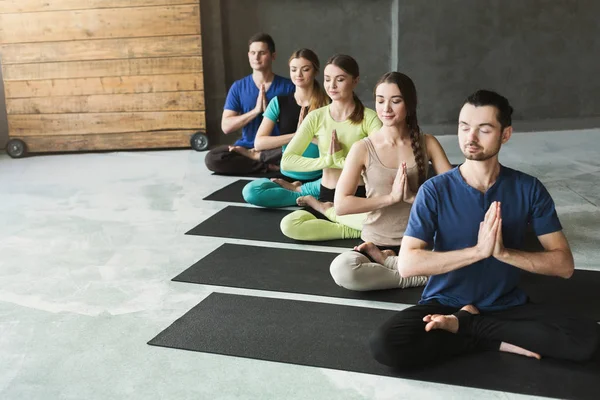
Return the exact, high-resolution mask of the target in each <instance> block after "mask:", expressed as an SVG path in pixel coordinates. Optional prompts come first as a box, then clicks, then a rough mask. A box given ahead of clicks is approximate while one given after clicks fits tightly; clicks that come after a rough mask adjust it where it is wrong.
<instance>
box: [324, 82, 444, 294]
mask: <svg viewBox="0 0 600 400" xmlns="http://www.w3.org/2000/svg"><path fill="white" fill-rule="evenodd" d="M375 102H376V110H377V116H378V117H379V119H380V120H381V122H382V123H383V127H382V128H381V129H380V130H378V131H377V132H375V133H373V134H371V135H370V136H369V137H368V138H365V139H363V140H361V141H359V142H356V143H355V144H354V145H353V146H352V148H351V149H350V152H349V153H348V156H347V158H346V164H345V165H344V169H343V171H342V174H341V176H340V178H339V181H338V183H337V186H336V193H335V199H334V205H335V209H336V211H337V214H338V215H344V214H359V213H365V212H368V216H367V218H366V220H365V222H364V224H363V229H362V234H361V238H362V240H363V241H364V242H365V243H362V244H361V245H360V246H356V247H355V248H354V251H349V252H346V253H342V254H340V255H339V256H338V257H336V258H335V260H333V262H332V264H331V267H330V271H331V275H332V277H333V279H334V280H335V282H336V283H337V284H338V285H340V286H342V287H345V288H346V289H350V290H378V289H391V288H398V287H400V288H405V287H413V286H422V285H424V284H425V283H426V282H427V277H424V276H416V277H411V278H402V277H401V276H400V273H399V272H398V269H397V267H396V256H397V254H398V250H399V248H400V242H401V241H402V236H403V235H404V230H405V229H406V224H407V222H408V216H409V214H410V208H411V206H412V202H413V200H414V198H415V194H416V193H417V190H418V188H419V186H420V185H421V184H422V183H423V182H424V181H425V179H426V178H427V173H428V165H429V161H431V163H432V164H433V169H434V170H435V172H436V173H437V174H441V173H444V172H446V171H448V170H450V169H451V168H452V166H451V165H450V162H449V161H448V158H447V157H446V153H445V152H444V149H443V148H442V146H441V145H440V143H439V142H438V141H437V139H436V138H435V137H434V136H432V135H425V134H423V133H421V129H420V128H419V124H418V121H417V92H416V89H415V85H414V83H413V81H412V80H411V79H410V78H409V77H408V76H406V75H404V74H401V73H399V72H389V73H387V74H385V75H384V76H382V77H381V79H380V80H379V81H378V82H377V84H376V85H375ZM361 177H362V178H363V179H364V181H365V185H366V189H367V198H360V197H356V196H354V193H355V192H356V188H357V186H358V183H359V181H360V178H361Z"/></svg>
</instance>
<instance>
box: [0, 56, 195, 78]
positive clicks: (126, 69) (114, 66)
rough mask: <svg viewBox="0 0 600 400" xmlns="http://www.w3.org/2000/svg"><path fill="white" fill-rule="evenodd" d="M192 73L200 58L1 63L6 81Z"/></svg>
mask: <svg viewBox="0 0 600 400" xmlns="http://www.w3.org/2000/svg"><path fill="white" fill-rule="evenodd" d="M191 72H202V57H195V56H194V57H165V58H136V59H131V60H106V61H102V60H100V61H68V62H56V63H36V64H10V65H3V66H2V74H3V77H4V81H5V82H7V81H24V80H38V79H65V78H90V77H104V76H131V75H162V74H188V73H191Z"/></svg>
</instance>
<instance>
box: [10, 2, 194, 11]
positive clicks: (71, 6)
mask: <svg viewBox="0 0 600 400" xmlns="http://www.w3.org/2000/svg"><path fill="white" fill-rule="evenodd" d="M179 4H198V0H196V1H194V0H0V14H7V13H25V12H38V11H63V10H86V9H90V8H117V7H144V6H165V5H179Z"/></svg>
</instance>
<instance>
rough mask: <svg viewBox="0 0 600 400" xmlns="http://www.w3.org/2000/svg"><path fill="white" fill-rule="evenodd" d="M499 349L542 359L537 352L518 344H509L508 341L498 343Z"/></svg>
mask: <svg viewBox="0 0 600 400" xmlns="http://www.w3.org/2000/svg"><path fill="white" fill-rule="evenodd" d="M500 351H503V352H505V353H513V354H519V355H522V356H525V357H531V358H537V359H538V360H541V359H542V356H540V355H539V354H538V353H534V352H533V351H529V350H525V349H524V348H522V347H519V346H515V345H514V344H510V343H504V342H502V343H500Z"/></svg>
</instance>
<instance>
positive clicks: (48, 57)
mask: <svg viewBox="0 0 600 400" xmlns="http://www.w3.org/2000/svg"><path fill="white" fill-rule="evenodd" d="M0 1H1V0H0ZM0 55H1V56H2V63H3V64H4V65H9V64H26V63H40V62H57V61H85V60H114V59H128V58H148V57H180V56H201V55H202V42H201V38H200V35H191V36H159V37H149V38H127V39H100V40H78V41H70V42H45V43H27V44H5V45H1V46H0Z"/></svg>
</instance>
